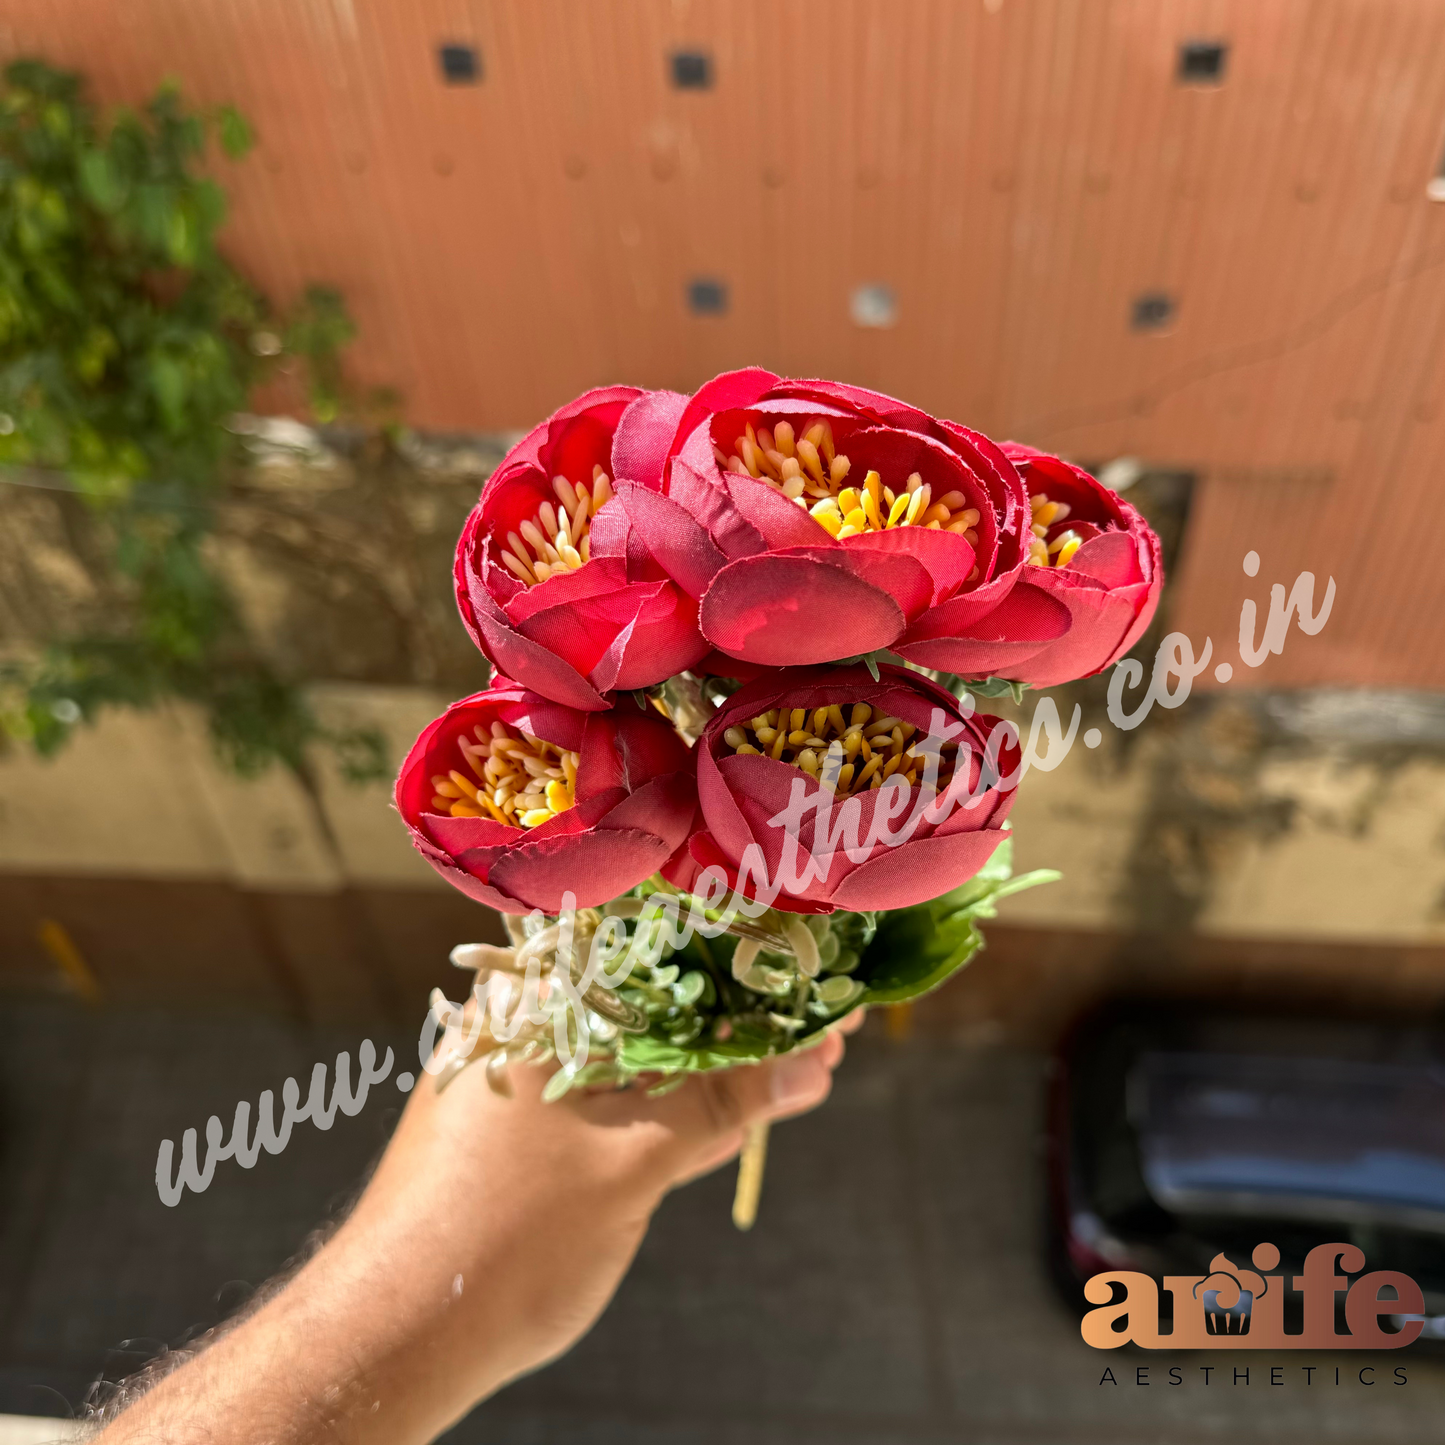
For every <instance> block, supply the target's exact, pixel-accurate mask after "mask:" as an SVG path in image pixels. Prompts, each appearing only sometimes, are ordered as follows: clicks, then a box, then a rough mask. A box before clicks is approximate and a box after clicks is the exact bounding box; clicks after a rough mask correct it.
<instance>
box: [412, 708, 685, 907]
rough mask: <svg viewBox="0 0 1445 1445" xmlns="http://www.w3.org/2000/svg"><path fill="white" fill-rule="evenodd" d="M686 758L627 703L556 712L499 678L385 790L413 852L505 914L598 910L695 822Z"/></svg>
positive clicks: (448, 718)
mask: <svg viewBox="0 0 1445 1445" xmlns="http://www.w3.org/2000/svg"><path fill="white" fill-rule="evenodd" d="M696 802H697V793H696V785H695V782H694V778H693V770H692V757H691V754H689V752H688V750H687V747H686V745H685V744H684V743H683V741H682V739H681V738H679V737H678V735H677V734H676V733H675V732H674V731H673V730H672V728H671V727H669V726H668V724H667V723H665V722H664V721H663V720H662V719H661V718H660V717H658V716H657V715H656V714H654V713H651V712H646V713H645V712H643V711H641V710H640V709H639V708H638V707H637V705H636V704H635V703H634V702H633V701H632V699H631V698H625V699H623V700H621V701H620V702H619V703H618V705H617V706H616V707H615V708H613V709H612V710H610V711H608V712H584V711H581V710H579V709H576V708H570V707H564V706H561V705H559V704H557V703H555V702H550V701H548V700H547V699H546V698H543V697H539V696H537V694H536V693H533V692H528V691H527V690H526V689H524V688H521V687H517V686H516V685H515V684H513V683H510V682H507V681H506V680H505V679H497V680H496V681H494V683H493V685H492V686H491V687H490V688H488V689H487V691H486V692H479V693H477V694H475V696H473V697H467V698H463V699H462V700H461V701H460V702H455V703H453V704H452V705H451V706H450V707H449V708H448V709H447V710H446V712H445V713H443V714H442V716H441V717H439V718H438V719H437V720H436V721H435V722H434V723H432V724H431V725H430V726H429V727H427V728H426V729H425V731H424V732H423V733H422V734H421V736H420V737H419V738H418V739H417V740H416V742H415V744H414V745H413V746H412V750H411V752H410V753H409V754H407V758H406V761H405V762H404V763H403V764H402V767H401V773H400V775H399V776H398V778H397V781H396V806H397V810H398V811H399V812H400V813H401V816H402V818H403V820H404V821H405V823H406V825H407V827H408V828H409V829H410V830H411V839H412V843H413V844H414V845H415V847H416V849H417V851H418V852H419V853H420V854H421V855H422V857H423V858H425V859H426V860H427V862H428V863H430V864H431V865H432V867H433V868H435V869H436V870H437V872H438V873H440V874H441V875H442V877H443V878H445V879H446V880H447V882H449V883H451V884H452V885H454V886H455V887H457V888H460V889H461V890H462V892H463V893H466V894H468V895H469V896H470V897H472V898H475V899H476V900H477V901H478V902H480V903H486V904H490V905H491V906H492V907H493V908H498V909H500V910H501V911H502V912H504V913H528V912H530V911H531V910H532V909H534V908H540V909H541V910H542V911H543V912H544V913H556V912H557V911H558V910H559V909H560V908H561V907H562V899H563V894H564V893H566V892H569V891H570V892H571V893H573V894H574V895H575V896H576V900H577V906H578V907H583V908H587V907H593V906H595V905H597V904H601V903H606V902H608V901H609V900H610V899H613V898H616V897H617V896H618V895H619V894H621V893H625V892H626V891H627V890H628V889H629V888H633V887H635V886H636V885H637V884H638V883H640V882H641V881H642V880H643V879H644V878H647V877H649V876H650V875H651V874H653V873H655V872H656V871H657V870H658V869H659V868H660V867H661V866H662V865H663V863H665V862H666V861H667V859H668V857H669V855H671V854H672V853H673V852H674V851H675V850H676V849H677V848H678V847H679V845H680V844H682V842H683V841H684V840H685V839H686V837H687V835H688V832H689V831H690V829H691V828H692V826H693V822H694V818H695V812H696Z"/></svg>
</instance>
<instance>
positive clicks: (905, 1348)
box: [0, 999, 1445, 1445]
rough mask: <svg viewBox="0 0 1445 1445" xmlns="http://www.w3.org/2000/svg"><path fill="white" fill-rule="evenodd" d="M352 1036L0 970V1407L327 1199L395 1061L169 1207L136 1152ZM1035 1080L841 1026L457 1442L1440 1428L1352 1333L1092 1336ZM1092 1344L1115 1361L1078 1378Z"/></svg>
mask: <svg viewBox="0 0 1445 1445" xmlns="http://www.w3.org/2000/svg"><path fill="white" fill-rule="evenodd" d="M358 1042H359V1038H358V1036H357V1035H356V1034H354V1033H353V1034H348V1035H346V1036H341V1035H337V1034H335V1033H330V1034H322V1033H317V1032H309V1033H308V1032H302V1031H299V1030H289V1029H287V1028H286V1027H285V1026H283V1025H278V1024H276V1023H274V1022H267V1021H262V1020H257V1019H244V1018H231V1019H225V1020H217V1021H212V1022H207V1023H204V1024H202V1023H199V1022H197V1021H196V1019H194V1018H192V1019H181V1018H179V1017H176V1016H163V1015H158V1014H136V1013H99V1014H84V1013H80V1012H78V1011H76V1010H73V1009H70V1008H66V1007H62V1006H59V1005H50V1004H38V1003H31V1002H24V1003H21V1002H17V1001H15V1000H13V999H11V1000H0V1109H3V1130H4V1134H3V1144H4V1147H3V1155H0V1203H3V1208H4V1215H3V1221H0V1410H9V1411H13V1412H16V1413H22V1414H47V1413H48V1414H56V1415H60V1414H65V1413H67V1410H68V1408H70V1407H71V1406H73V1405H74V1404H75V1403H77V1402H78V1401H79V1400H80V1399H81V1397H82V1396H83V1395H84V1392H85V1390H86V1388H87V1386H88V1384H89V1382H90V1380H91V1379H93V1378H94V1377H95V1376H96V1374H97V1373H98V1372H99V1371H100V1370H102V1369H105V1368H108V1369H110V1370H111V1371H112V1372H121V1373H123V1372H124V1371H125V1370H126V1369H127V1368H128V1367H129V1365H130V1363H131V1362H137V1361H139V1360H140V1359H141V1358H144V1357H145V1356H146V1355H148V1354H149V1353H152V1352H153V1351H154V1350H155V1349H156V1348H158V1347H159V1345H161V1344H162V1343H165V1342H171V1343H174V1342H177V1341H179V1340H181V1339H183V1338H184V1337H186V1336H187V1335H188V1333H190V1332H192V1331H194V1330H196V1329H198V1328H204V1327H206V1326H207V1325H209V1324H211V1323H212V1322H214V1321H215V1320H216V1319H218V1318H219V1317H221V1316H222V1315H223V1314H224V1313H225V1312H226V1311H227V1310H229V1309H231V1308H234V1307H235V1305H236V1304H237V1303H238V1302H239V1301H240V1300H242V1299H243V1298H244V1297H245V1295H246V1293H247V1291H248V1290H249V1289H250V1288H251V1287H252V1286H254V1285H255V1284H257V1283H259V1282H260V1281H261V1280H262V1279H264V1278H265V1277H266V1276H267V1275H268V1274H269V1273H271V1272H272V1271H273V1270H275V1269H276V1268H277V1267H279V1266H280V1265H281V1264H282V1263H283V1262H284V1261H285V1260H286V1258H287V1257H288V1256H289V1255H290V1254H291V1253H293V1252H294V1251H295V1250H296V1249H297V1248H299V1247H300V1246H301V1245H302V1244H303V1242H304V1240H305V1238H306V1236H307V1234H308V1232H309V1231H310V1230H311V1229H312V1228H314V1227H315V1226H316V1225H317V1224H319V1223H320V1222H322V1221H323V1220H324V1219H325V1218H326V1217H327V1216H328V1214H329V1213H330V1212H331V1211H334V1210H335V1209H337V1208H340V1207H343V1206H344V1202H345V1200H346V1198H347V1196H348V1194H349V1192H350V1191H351V1189H352V1188H353V1187H354V1183H355V1181H356V1179H357V1178H358V1177H359V1175H360V1174H361V1173H362V1171H363V1170H364V1169H365V1167H366V1165H367V1162H368V1161H369V1159H370V1158H371V1157H372V1156H373V1155H374V1153H375V1152H376V1151H377V1150H378V1149H379V1148H380V1147H381V1145H382V1143H383V1141H384V1139H385V1135H386V1131H387V1128H388V1127H389V1123H390V1120H391V1119H392V1118H393V1117H394V1112H393V1111H394V1107H395V1103H396V1102H397V1101H399V1099H400V1096H399V1095H396V1096H393V1095H391V1093H390V1089H389V1086H383V1087H382V1090H381V1091H380V1092H379V1093H378V1094H377V1095H376V1096H374V1097H373V1099H372V1101H371V1102H370V1103H369V1104H368V1105H367V1108H366V1109H365V1110H364V1111H363V1113H362V1114H361V1115H359V1116H358V1117H357V1118H355V1119H346V1118H344V1117H338V1118H337V1120H336V1123H335V1125H334V1127H333V1128H332V1129H331V1131H330V1132H329V1133H325V1134H323V1133H318V1132H317V1131H315V1130H314V1129H312V1128H310V1127H309V1126H303V1127H302V1129H301V1130H299V1131H298V1133H297V1135H296V1137H295V1138H294V1140H293V1142H292V1144H291V1146H290V1147H289V1148H288V1149H287V1150H286V1152H285V1153H284V1154H282V1155H281V1156H279V1157H277V1158H272V1157H270V1156H267V1155H264V1154H263V1155H262V1157H261V1159H260V1160H259V1162H258V1163H257V1165H256V1167H255V1168H254V1169H253V1170H251V1171H250V1172H245V1171H242V1170H240V1169H239V1168H237V1167H236V1166H235V1165H234V1164H225V1165H222V1166H221V1167H220V1169H219V1170H218V1173H217V1177H216V1179H215V1182H214V1183H213V1184H212V1185H211V1187H210V1189H209V1190H208V1191H207V1192H206V1193H204V1194H202V1195H200V1196H192V1195H189V1194H188V1195H186V1196H185V1198H184V1199H183V1201H182V1203H181V1204H180V1205H179V1206H178V1207H177V1208H175V1209H167V1208H165V1207H164V1206H162V1205H161V1204H160V1202H159V1201H158V1199H157V1197H156V1192H155V1187H154V1183H153V1176H154V1169H155V1153H156V1147H157V1144H158V1142H159V1140H160V1139H161V1138H163V1137H170V1138H173V1139H179V1137H180V1132H181V1130H182V1129H184V1128H185V1127H187V1126H192V1125H197V1126H203V1125H204V1121H205V1118H206V1117H207V1115H209V1114H210V1113H213V1112H215V1113H220V1114H222V1115H223V1116H225V1117H227V1118H229V1116H230V1114H231V1112H232V1111H233V1110H234V1107H235V1104H236V1102H237V1101H238V1100H240V1099H243V1098H250V1099H253V1100H254V1099H255V1098H256V1096H257V1095H258V1094H259V1093H260V1091H261V1090H262V1089H264V1088H268V1087H269V1088H279V1085H280V1083H281V1081H282V1080H283V1079H284V1078H285V1077H286V1076H287V1075H288V1074H294V1075H298V1076H300V1075H303V1074H305V1073H309V1070H310V1067H311V1065H312V1064H313V1063H315V1062H316V1061H318V1060H320V1059H323V1058H328V1057H334V1055H335V1053H336V1051H337V1050H338V1049H340V1048H350V1049H352V1050H354V1049H355V1047H356V1045H357V1043H358ZM1041 1078H1042V1065H1041V1061H1040V1060H1039V1059H1038V1057H1037V1056H1035V1055H1032V1054H1028V1053H1025V1052H1021V1051H1017V1050H1010V1049H1007V1048H1003V1047H1000V1046H997V1045H991V1046H977V1047H971V1048H965V1047H961V1046H949V1045H941V1044H938V1043H910V1044H905V1045H900V1044H891V1043H889V1042H887V1041H886V1040H884V1039H881V1038H872V1037H865V1038H863V1039H860V1040H859V1041H857V1042H856V1043H855V1044H854V1046H853V1048H852V1050H851V1052H850V1057H849V1061H848V1063H847V1066H846V1067H845V1069H844V1071H843V1073H842V1075H841V1077H840V1078H839V1081H838V1086H837V1088H836V1090H835V1093H834V1097H833V1100H832V1102H831V1103H830V1104H829V1105H828V1107H827V1108H826V1109H825V1110H824V1111H822V1112H821V1113H819V1114H817V1115H814V1116H812V1117H810V1118H809V1119H806V1120H803V1121H799V1122H797V1123H794V1124H791V1125H788V1126H786V1127H784V1128H781V1129H779V1130H778V1131H777V1132H776V1133H775V1135H774V1147H773V1158H772V1161H771V1164H770V1172H769V1178H768V1187H767V1190H766V1193H765V1196H764V1202H763V1211H762V1216H761V1219H760V1222H759V1224H758V1227H757V1228H756V1230H755V1231H754V1232H753V1233H752V1234H751V1235H749V1236H740V1235H738V1234H736V1233H735V1232H734V1231H733V1229H732V1227H731V1225H730V1223H729V1219H728V1206H729V1200H730V1193H731V1179H730V1177H722V1176H719V1177H716V1178H713V1179H710V1180H707V1181H704V1182H703V1183H701V1184H699V1185H695V1186H693V1187H692V1188H690V1189H688V1190H686V1191H684V1192H683V1193H681V1194H679V1195H677V1196H675V1197H674V1198H673V1199H672V1200H671V1201H669V1203H668V1204H667V1205H666V1206H665V1207H664V1209H663V1210H662V1212H661V1214H660V1215H659V1218H658V1220H657V1223H656V1225H655V1227H654V1229H653V1231H652V1233H651V1235H650V1237H649V1239H648V1240H647V1243H646V1245H645V1246H644V1248H643V1251H642V1254H641V1257H640V1258H639V1260H638V1262H637V1265H636V1267H635V1269H634V1270H633V1272H632V1274H631V1275H630V1277H629V1278H628V1280H627V1282H626V1284H625V1285H624V1287H623V1289H622V1291H621V1293H620V1295H619V1296H618V1298H617V1300H616V1302H615V1303H614V1305H613V1306H612V1308H611V1309H610V1310H609V1311H608V1313H607V1315H606V1316H605V1317H604V1319H603V1320H602V1322H601V1324H600V1325H599V1326H598V1328H597V1329H596V1330H595V1331H594V1332H593V1334H592V1335H591V1336H589V1337H588V1339H587V1340H585V1341H584V1342H583V1343H582V1345H581V1346H580V1347H579V1348H578V1349H577V1350H576V1351H575V1352H574V1353H573V1354H572V1355H571V1356H570V1357H569V1358H567V1359H566V1360H564V1361H562V1362H561V1363H559V1364H557V1365H555V1366H553V1367H552V1368H550V1369H548V1370H546V1371H544V1372H542V1373H541V1374H539V1375H537V1376H534V1377H533V1378H531V1379H529V1380H525V1381H522V1382H521V1383H519V1384H517V1385H515V1386H513V1387H512V1388H511V1389H510V1390H508V1391H506V1392H504V1393H503V1394H502V1395H501V1396H500V1397H498V1398H497V1399H496V1400H494V1401H492V1402H490V1403H489V1404H487V1405H485V1406H483V1407H482V1409H480V1410H479V1411H478V1412H477V1413H476V1414H475V1415H474V1416H472V1417H471V1418H470V1419H469V1420H467V1421H466V1422H464V1423H463V1424H462V1425H460V1426H459V1427H458V1428H457V1429H456V1430H455V1431H454V1432H453V1434H452V1435H451V1436H449V1437H448V1439H449V1441H451V1442H454V1445H472V1442H476V1445H481V1442H483V1441H485V1442H487V1445H533V1442H538V1445H540V1442H548V1441H553V1440H562V1439H565V1440H567V1441H568V1442H569V1445H603V1442H614V1441H615V1442H619V1445H621V1442H624V1441H625V1442H627V1445H663V1442H673V1441H679V1442H683V1441H685V1442H688V1445H692V1442H701V1445H733V1442H738V1445H742V1442H744V1441H746V1442H749V1445H751V1442H759V1441H760V1442H764V1445H766V1442H771V1441H778V1442H782V1441H788V1442H805V1445H811V1442H818V1445H822V1442H834V1441H848V1442H858V1445H875V1442H876V1445H884V1442H888V1445H905V1442H915V1441H917V1442H924V1441H928V1442H933V1441H950V1442H951V1441H960V1442H970V1445H990V1442H1013V1441H1028V1442H1036V1445H1052V1442H1060V1445H1062V1442H1098V1445H1106V1442H1109V1445H1112V1442H1130V1445H1145V1442H1156V1441H1157V1442H1160V1445H1193V1442H1204V1441H1215V1440H1223V1439H1226V1438H1228V1439H1230V1440H1246V1441H1248V1440H1261V1441H1262V1440H1264V1439H1266V1438H1268V1439H1270V1440H1273V1441H1288V1442H1296V1441H1297V1442H1300V1445H1303V1442H1305V1441H1309V1442H1312V1445H1313V1442H1319V1441H1330V1442H1346V1441H1349V1442H1355V1441H1359V1442H1365V1441H1370V1442H1391V1441H1406V1440H1411V1441H1414V1440H1420V1439H1439V1438H1442V1427H1441V1424H1440V1421H1441V1420H1442V1419H1445V1366H1442V1364H1441V1363H1440V1362H1439V1361H1438V1360H1431V1359H1429V1358H1427V1357H1425V1356H1424V1355H1422V1354H1420V1353H1418V1352H1417V1351H1413V1350H1412V1351H1410V1352H1409V1353H1408V1355H1407V1356H1404V1357H1402V1356H1398V1355H1397V1356H1393V1357H1388V1363H1389V1366H1390V1367H1391V1368H1393V1367H1394V1366H1395V1365H1397V1364H1400V1363H1401V1362H1402V1359H1403V1360H1404V1361H1405V1363H1406V1364H1407V1366H1408V1376H1409V1384H1408V1385H1407V1386H1405V1387H1398V1386H1390V1385H1387V1384H1385V1383H1383V1382H1384V1381H1385V1380H1388V1379H1389V1378H1390V1370H1389V1369H1382V1370H1380V1371H1379V1372H1378V1377H1379V1378H1380V1380H1381V1381H1382V1383H1381V1384H1379V1385H1377V1386H1374V1387H1372V1388H1371V1387H1365V1386H1362V1385H1360V1384H1359V1383H1358V1382H1355V1381H1354V1380H1353V1378H1352V1375H1351V1373H1350V1371H1349V1370H1344V1371H1342V1381H1343V1383H1341V1384H1340V1385H1338V1386H1335V1385H1334V1384H1333V1383H1331V1382H1330V1381H1331V1376H1332V1372H1333V1368H1334V1365H1335V1364H1336V1363H1343V1364H1345V1365H1350V1364H1352V1363H1353V1365H1354V1367H1355V1368H1356V1369H1357V1368H1358V1367H1359V1366H1360V1365H1361V1364H1363V1363H1366V1361H1364V1360H1362V1359H1354V1360H1353V1361H1352V1360H1351V1358H1350V1357H1347V1356H1335V1357H1331V1358H1330V1360H1329V1361H1328V1366H1329V1368H1328V1370H1327V1371H1325V1372H1323V1373H1317V1374H1316V1375H1315V1377H1314V1378H1315V1381H1316V1383H1315V1384H1314V1385H1313V1386H1312V1387H1306V1385H1305V1384H1304V1376H1303V1372H1302V1370H1301V1368H1300V1367H1301V1365H1303V1364H1306V1363H1314V1364H1319V1363H1324V1362H1323V1361H1321V1360H1305V1359H1302V1358H1301V1357H1298V1356H1290V1355H1288V1354H1282V1356H1281V1358H1280V1359H1279V1360H1278V1361H1274V1360H1265V1359H1263V1358H1262V1357H1259V1356H1254V1355H1248V1354H1241V1355H1239V1356H1238V1357H1232V1356H1230V1357H1221V1356H1220V1355H1219V1354H1218V1353H1211V1354H1210V1355H1209V1357H1208V1358H1207V1361H1206V1362H1207V1363H1208V1364H1209V1365H1211V1366H1214V1367H1216V1368H1215V1373H1214V1375H1213V1377H1212V1378H1213V1381H1214V1383H1213V1384H1211V1385H1208V1386H1206V1385H1205V1384H1204V1383H1203V1377H1202V1375H1201V1372H1200V1368H1199V1358H1198V1357H1195V1358H1190V1357H1188V1356H1177V1357H1169V1356H1152V1357H1151V1356H1144V1355H1140V1356H1131V1357H1129V1358H1127V1359H1124V1358H1119V1357H1115V1356H1109V1357H1104V1356H1102V1355H1099V1354H1097V1353H1095V1352H1093V1351H1090V1350H1088V1349H1087V1348H1085V1347H1084V1346H1083V1345H1082V1343H1081V1342H1080V1341H1079V1338H1078V1333H1077V1325H1076V1323H1075V1321H1074V1320H1073V1319H1072V1318H1071V1317H1070V1316H1069V1314H1068V1313H1067V1311H1066V1310H1064V1309H1063V1308H1062V1306H1061V1305H1060V1304H1059V1303H1058V1302H1057V1300H1056V1299H1055V1297H1054V1295H1053V1293H1052V1291H1051V1289H1050V1287H1049V1285H1048V1282H1047V1280H1046V1278H1045V1275H1044V1271H1043V1267H1042V1263H1041V1251H1040V1246H1039V1241H1040V1208H1039V1187H1038V1157H1037V1135H1038V1121H1039V1109H1040V1097H1041ZM126 1341H129V1342H130V1343H129V1344H126V1343H125V1342H126ZM1272 1363H1280V1364H1283V1365H1285V1366H1286V1369H1285V1371H1284V1378H1285V1381H1286V1383H1285V1384H1284V1385H1283V1386H1279V1387H1272V1386H1271V1385H1270V1384H1269V1383H1268V1378H1269V1377H1268V1373H1267V1369H1266V1368H1265V1367H1266V1366H1267V1365H1269V1364H1272ZM1139 1364H1148V1365H1149V1366H1150V1367H1151V1368H1150V1376H1151V1378H1152V1380H1153V1381H1154V1383H1153V1384H1151V1385H1150V1386H1148V1387H1143V1386H1139V1385H1137V1384H1135V1383H1134V1379H1135V1375H1134V1371H1135V1368H1136V1366H1138V1365H1139ZM1172 1364H1177V1365H1179V1366H1180V1367H1181V1369H1182V1378H1183V1380H1184V1381H1185V1383H1184V1384H1183V1385H1181V1386H1178V1387H1171V1386H1169V1385H1168V1384H1167V1383H1166V1381H1167V1369H1168V1366H1169V1365H1172ZM1106 1365H1109V1366H1113V1367H1114V1373H1115V1375H1116V1376H1117V1378H1118V1379H1119V1380H1120V1381H1121V1382H1122V1383H1121V1384H1120V1385H1118V1386H1110V1385H1102V1386H1101V1385H1100V1384H1099V1379H1100V1376H1101V1373H1102V1371H1103V1368H1104V1367H1105V1366H1106ZM1236 1366H1237V1367H1238V1368H1240V1369H1241V1370H1242V1369H1244V1368H1245V1367H1248V1368H1249V1369H1250V1372H1251V1374H1250V1381H1249V1384H1248V1385H1245V1384H1244V1383H1243V1382H1242V1381H1241V1383H1239V1384H1234V1383H1233V1380H1232V1378H1231V1377H1232V1374H1233V1371H1234V1369H1235V1367H1236Z"/></svg>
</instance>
